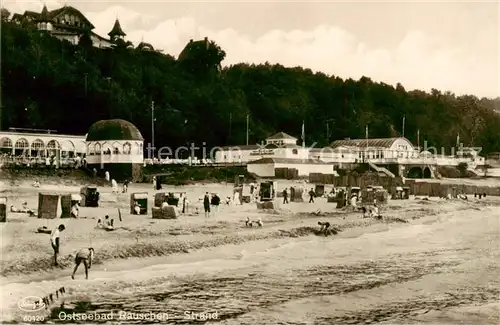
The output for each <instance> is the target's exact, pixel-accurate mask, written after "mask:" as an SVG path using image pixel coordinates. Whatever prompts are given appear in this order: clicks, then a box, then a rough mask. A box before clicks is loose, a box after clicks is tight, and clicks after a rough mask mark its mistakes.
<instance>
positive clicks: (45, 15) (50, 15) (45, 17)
mask: <svg viewBox="0 0 500 325" xmlns="http://www.w3.org/2000/svg"><path fill="white" fill-rule="evenodd" d="M66 13H68V14H76V15H78V16H80V18H82V19H83V20H84V23H85V24H87V25H88V26H89V27H90V29H94V28H95V27H94V25H92V23H91V22H90V21H89V20H88V19H87V17H85V16H84V15H83V14H82V13H81V12H80V11H79V10H78V9H76V8H74V7H71V6H64V7H62V8H59V9H55V10H52V11H48V10H47V7H46V6H45V5H44V6H43V9H42V12H41V13H38V12H34V11H30V10H26V11H25V12H24V14H23V15H22V16H23V17H31V18H34V19H37V20H41V21H52V20H54V18H56V17H57V16H59V15H61V14H66ZM14 17H16V18H17V16H16V14H14V16H13V17H12V18H14ZM63 26H64V27H66V28H71V27H75V26H71V25H69V26H66V25H63Z"/></svg>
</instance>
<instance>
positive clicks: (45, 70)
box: [0, 22, 500, 154]
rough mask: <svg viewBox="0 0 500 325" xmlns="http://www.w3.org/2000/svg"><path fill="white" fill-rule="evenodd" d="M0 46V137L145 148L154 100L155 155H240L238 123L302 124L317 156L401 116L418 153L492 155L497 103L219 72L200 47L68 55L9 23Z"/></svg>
mask: <svg viewBox="0 0 500 325" xmlns="http://www.w3.org/2000/svg"><path fill="white" fill-rule="evenodd" d="M1 39H2V42H1V43H0V45H1V52H2V79H1V87H2V95H3V97H2V127H3V128H9V127H32V126H33V125H36V126H40V127H43V128H50V129H56V130H58V132H59V133H69V134H85V133H87V131H88V128H89V127H90V125H92V124H93V123H94V122H96V121H97V120H101V119H106V118H109V117H113V118H124V119H126V120H129V121H130V122H132V123H133V124H135V125H136V126H137V127H138V128H139V130H140V131H141V132H142V134H143V136H144V138H145V140H146V142H148V141H150V139H151V138H152V134H151V101H154V102H155V117H156V122H155V123H156V124H155V125H156V128H155V144H156V145H157V146H166V145H168V146H169V147H172V148H175V147H178V146H185V145H186V143H187V142H194V143H195V144H196V145H198V146H201V145H202V144H203V143H204V142H205V144H204V146H205V147H206V148H209V149H210V148H212V147H215V146H221V145H240V144H242V143H245V140H246V118H247V115H249V116H250V117H249V125H250V132H249V136H250V137H249V142H250V143H257V142H259V143H260V142H261V141H263V140H264V139H265V138H266V137H268V136H270V135H272V134H273V133H276V132H277V131H284V132H287V133H289V134H291V135H293V136H295V137H297V138H300V134H301V126H302V122H303V121H305V130H306V140H307V143H308V144H311V143H312V142H318V143H319V145H326V144H327V143H328V142H331V141H334V140H337V139H343V138H345V137H350V138H364V137H365V125H366V124H369V125H370V127H369V136H370V137H371V138H377V137H387V136H391V135H392V136H400V135H401V133H402V117H403V116H406V126H405V136H406V137H408V139H410V140H411V141H412V142H413V143H414V144H416V142H417V130H419V131H420V132H419V133H420V143H421V144H423V142H424V141H425V140H427V141H428V145H429V146H435V147H437V148H440V147H446V148H451V147H453V146H455V142H456V136H457V133H459V134H460V139H462V140H463V142H464V143H467V144H472V145H475V146H481V147H482V148H483V150H482V152H481V154H487V153H489V152H494V151H500V136H499V132H498V130H500V114H498V112H497V110H496V109H498V107H499V104H498V102H499V101H498V100H496V101H495V100H491V99H487V98H483V99H477V98H475V97H474V96H460V97H457V96H455V95H453V94H452V93H450V92H447V91H443V90H433V91H432V92H431V93H426V92H424V91H418V90H417V91H411V92H407V91H406V90H405V89H404V87H403V86H402V85H400V84H399V85H396V86H394V87H393V86H392V85H387V84H384V83H377V82H375V81H373V80H371V79H370V78H369V77H364V78H362V79H361V80H359V81H355V80H352V79H347V80H343V79H341V78H339V77H336V76H328V75H326V74H324V73H313V72H312V71H311V70H309V69H304V68H301V67H295V68H286V67H284V66H282V65H279V64H274V65H273V64H269V63H266V64H258V65H256V64H248V63H240V64H236V65H233V66H230V67H225V68H224V69H221V67H220V65H221V63H222V61H223V60H224V58H225V55H226V53H225V52H224V50H223V49H221V48H220V47H219V46H218V45H217V44H216V43H215V42H213V41H209V40H206V41H205V40H202V41H197V42H193V43H189V44H188V45H187V46H186V48H185V49H184V50H183V51H182V53H181V55H179V58H178V59H177V60H175V59H174V58H173V56H171V55H168V54H166V55H163V54H161V53H157V52H148V51H139V50H135V49H130V43H126V42H123V43H119V44H118V45H119V46H118V47H117V48H115V49H98V48H95V47H92V46H91V44H90V42H89V38H87V37H86V36H82V38H80V44H79V45H78V46H74V45H72V44H71V43H69V42H66V41H60V40H58V39H56V38H55V37H52V36H50V34H46V33H40V32H39V31H36V30H31V29H25V28H21V27H19V26H17V25H15V24H13V23H10V22H7V23H4V24H2V29H1ZM26 108H28V110H26ZM26 114H29V115H30V116H29V117H28V116H27V115H26ZM186 120H187V121H188V123H185V121H186ZM327 121H328V122H327ZM327 131H328V133H329V134H327ZM328 135H329V136H328Z"/></svg>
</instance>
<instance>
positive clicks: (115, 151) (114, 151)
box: [113, 147, 120, 155]
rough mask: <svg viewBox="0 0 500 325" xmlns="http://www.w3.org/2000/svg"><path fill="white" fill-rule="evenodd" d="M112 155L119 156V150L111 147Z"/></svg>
mask: <svg viewBox="0 0 500 325" xmlns="http://www.w3.org/2000/svg"><path fill="white" fill-rule="evenodd" d="M113 154H114V155H119V154H120V149H119V148H117V147H113Z"/></svg>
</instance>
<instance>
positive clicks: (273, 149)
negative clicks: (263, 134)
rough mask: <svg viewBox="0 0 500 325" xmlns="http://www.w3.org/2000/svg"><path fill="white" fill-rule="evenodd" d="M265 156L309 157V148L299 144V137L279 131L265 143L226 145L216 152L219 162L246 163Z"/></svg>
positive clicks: (216, 160)
mask: <svg viewBox="0 0 500 325" xmlns="http://www.w3.org/2000/svg"><path fill="white" fill-rule="evenodd" d="M263 158H288V159H308V158H309V149H308V148H303V147H301V146H299V145H297V138H294V137H292V136H291V135H288V134H286V133H284V132H279V133H276V134H275V135H273V136H270V137H269V138H267V139H266V142H265V143H263V144H255V145H248V146H247V145H241V146H226V147H222V148H221V150H219V151H217V152H216V153H215V162H216V163H219V164H235V163H236V164H237V163H240V164H246V163H248V162H250V161H255V160H259V159H263Z"/></svg>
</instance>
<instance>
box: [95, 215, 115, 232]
mask: <svg viewBox="0 0 500 325" xmlns="http://www.w3.org/2000/svg"><path fill="white" fill-rule="evenodd" d="M96 228H100V229H105V230H114V229H115V220H114V219H109V216H108V215H107V216H105V217H104V222H102V221H101V219H99V220H97V225H96Z"/></svg>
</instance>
